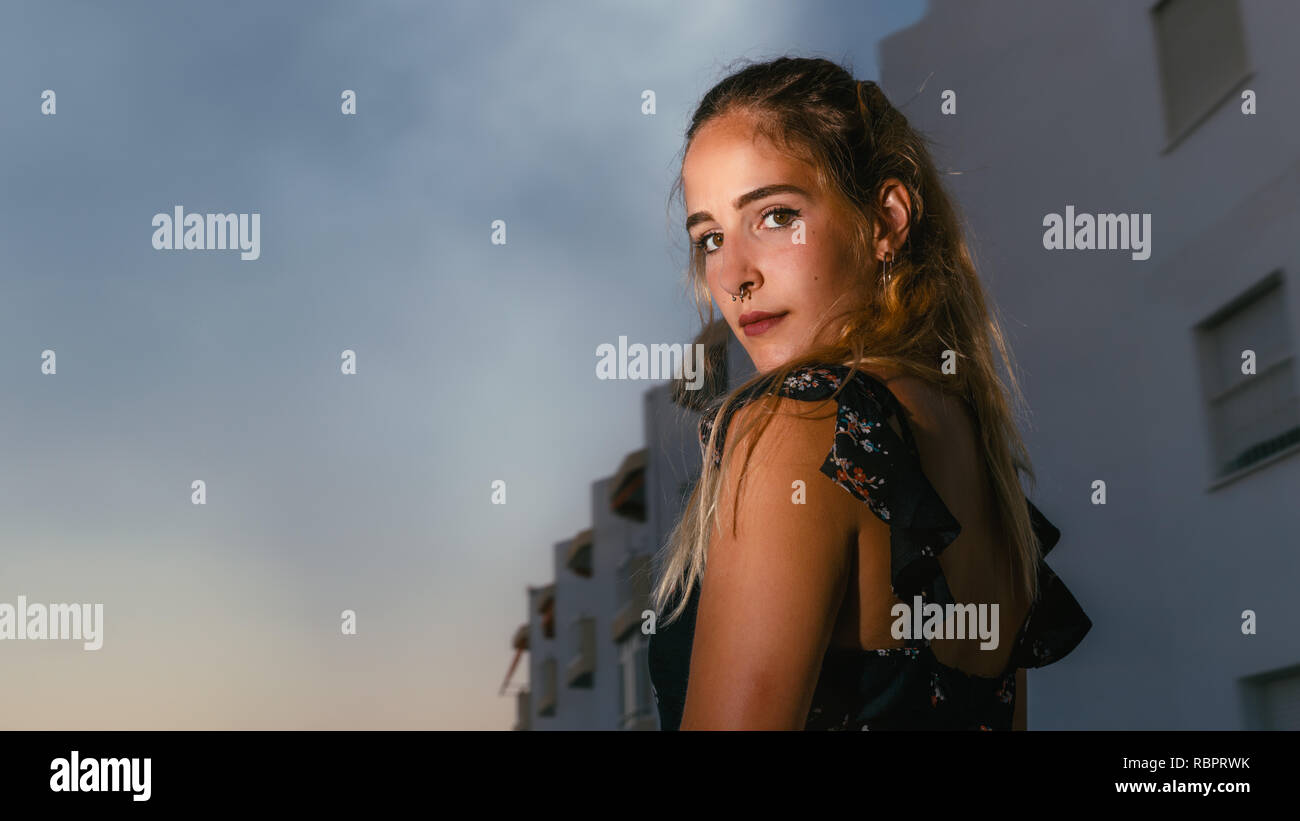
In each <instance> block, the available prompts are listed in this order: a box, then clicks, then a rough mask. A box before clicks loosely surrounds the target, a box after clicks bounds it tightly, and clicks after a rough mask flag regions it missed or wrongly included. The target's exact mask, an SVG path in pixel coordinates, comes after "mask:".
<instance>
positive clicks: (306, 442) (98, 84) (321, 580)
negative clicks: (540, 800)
mask: <svg viewBox="0 0 1300 821" xmlns="http://www.w3.org/2000/svg"><path fill="white" fill-rule="evenodd" d="M924 12H925V5H924V3H923V2H921V0H916V2H888V3H884V2H882V3H863V2H842V3H841V2H837V3H830V2H826V3H789V2H734V3H732V2H701V1H700V0H695V1H694V2H675V3H666V2H654V3H650V2H646V3H635V4H634V3H609V4H607V5H604V6H594V5H593V4H589V3H580V2H566V3H558V2H522V0H520V1H519V2H509V3H482V2H473V3H469V2H466V3H396V2H382V3H380V2H368V3H365V4H360V3H349V2H315V1H314V2H303V3H264V2H229V3H222V4H209V3H197V2H194V3H173V2H123V3H112V4H107V3H97V2H84V3H69V2H8V3H6V4H5V5H4V7H3V9H2V10H0V105H3V107H4V110H5V112H6V116H4V117H3V118H0V144H2V145H3V148H4V152H3V160H0V164H2V165H0V167H2V168H3V178H2V179H3V189H4V196H3V198H0V208H3V214H2V215H0V219H2V220H3V222H2V224H0V253H2V254H3V260H4V262H3V268H2V269H0V377H2V378H3V381H4V390H3V391H0V419H2V420H3V424H0V460H2V461H3V469H0V602H9V603H11V604H13V603H16V601H17V597H18V596H19V595H23V596H26V598H27V600H28V601H29V602H46V603H50V602H101V603H103V605H104V613H105V615H104V618H105V625H104V634H105V635H104V646H103V649H101V650H99V651H97V652H85V651H82V650H81V649H80V646H79V645H78V644H76V643H75V642H4V643H3V644H0V655H2V656H3V658H2V659H0V664H3V666H4V667H5V668H6V669H7V670H21V671H22V672H21V674H20V675H17V676H14V675H6V676H5V677H4V681H3V683H0V729H34V728H51V729H61V728H124V729H135V728H139V729H149V728H164V729H169V728H202V729H224V728H251V729H261V728H449V729H459V728H484V729H508V728H509V727H510V725H511V724H512V723H513V720H514V703H513V701H512V700H511V699H509V698H504V697H501V696H499V695H498V693H497V688H498V686H499V684H500V682H501V679H502V677H503V675H504V673H505V669H506V666H507V665H508V663H509V659H510V644H509V641H510V637H511V634H512V632H513V630H514V629H515V627H516V626H517V625H518V624H519V623H520V622H521V621H523V620H524V618H525V594H524V590H525V586H526V585H528V584H542V583H545V582H547V581H548V580H549V579H550V577H551V562H552V552H551V547H550V546H551V544H552V543H553V542H555V541H557V540H559V539H563V538H566V537H568V536H569V535H571V534H573V533H574V532H576V531H578V530H580V529H581V528H582V527H584V526H587V525H588V523H589V522H590V510H589V509H588V508H589V504H590V489H589V488H590V483H591V482H592V481H593V480H595V479H597V478H599V477H601V476H604V475H607V474H609V473H611V472H612V471H613V470H614V469H615V468H616V467H617V465H618V462H619V461H620V460H621V458H622V457H623V455H624V454H626V453H627V452H628V451H630V450H633V449H636V448H637V447H639V446H641V444H642V443H641V438H642V433H643V428H642V420H641V407H642V406H641V395H642V392H643V391H644V390H645V389H646V387H647V384H646V383H644V382H632V381H600V380H597V379H595V378H594V366H595V361H596V357H595V350H596V348H597V346H598V345H600V344H601V343H603V342H616V341H617V339H618V337H619V336H620V335H626V336H627V337H628V338H629V339H630V340H631V341H643V342H687V341H689V340H690V339H691V338H692V336H693V335H694V333H695V331H696V325H697V319H696V316H695V312H694V308H693V305H692V303H691V302H690V300H689V298H688V296H687V293H686V291H685V288H684V284H683V278H682V270H683V268H684V265H685V261H686V256H685V241H684V232H683V231H682V229H681V228H680V225H681V221H680V212H679V208H676V207H673V208H670V206H669V202H668V195H669V186H670V185H671V183H672V181H673V178H674V175H675V174H676V171H677V168H678V166H677V164H678V163H679V161H680V150H681V148H682V132H683V129H684V127H685V124H686V121H687V119H688V117H689V114H690V111H691V109H692V106H693V105H694V104H695V103H696V102H697V101H698V99H699V97H700V96H701V95H702V94H703V93H704V92H705V91H707V89H708V88H709V86H710V85H711V84H712V83H714V82H716V81H717V80H719V79H721V77H722V76H723V75H724V69H725V67H726V66H727V64H729V63H731V62H732V61H734V60H737V59H739V58H751V59H764V58H769V57H774V56H778V55H780V54H784V53H790V54H797V55H801V56H824V57H829V58H831V59H836V60H840V61H843V62H846V63H848V64H850V65H851V66H852V67H853V68H854V69H855V71H856V73H857V75H858V76H859V77H860V78H862V79H875V78H876V77H877V73H876V42H877V40H878V39H879V38H881V37H883V36H885V35H887V34H889V33H891V32H893V31H895V30H897V29H899V28H902V27H906V26H908V25H910V24H911V23H913V22H915V21H916V20H917V19H918V18H919V17H920V16H922V15H923V14H924ZM46 89H50V90H53V91H54V92H55V94H56V95H57V96H56V104H57V109H56V112H57V113H56V114H55V115H53V116H43V115H42V114H41V95H42V92H43V91H45V90H46ZM343 89H352V90H355V92H356V94H357V99H358V103H357V112H358V113H357V115H356V116H353V117H349V116H343V115H342V114H341V113H340V93H341V92H342V90H343ZM644 89H652V90H654V91H655V93H656V96H657V113H656V114H655V115H653V116H645V115H643V114H642V113H641V92H642V91H643V90H644ZM177 205H180V206H183V207H184V209H185V211H186V212H187V213H189V212H196V213H216V212H221V213H253V212H256V213H259V214H260V215H261V237H260V240H261V257H260V259H258V260H256V261H242V260H241V259H240V256H239V253H238V252H237V251H213V252H205V251H193V250H192V251H160V250H155V249H154V248H153V247H152V244H151V239H152V236H153V228H152V218H153V215H154V214H157V213H168V214H170V213H171V212H172V210H173V208H174V207H175V206H177ZM498 219H500V220H505V221H506V224H507V244H506V245H504V246H500V245H493V244H492V242H491V225H492V222H493V221H494V220H498ZM47 349H48V350H52V351H54V352H55V356H56V357H57V359H56V364H57V373H56V374H55V375H46V374H42V372H41V363H42V351H45V350H47ZM346 349H350V350H353V351H355V352H356V356H357V374H356V375H355V376H344V375H342V374H341V373H340V354H341V352H342V351H344V350H346ZM494 479H504V480H506V481H507V483H508V503H507V504H506V505H505V506H493V505H491V504H490V498H489V497H490V484H491V482H492V480H494ZM195 480H202V481H203V482H204V483H205V485H206V493H207V503H206V505H202V506H196V505H194V504H192V503H191V493H192V490H191V483H192V482H193V481H195ZM344 609H353V610H355V611H356V612H357V614H358V620H357V627H358V635H357V636H355V637H345V636H342V635H341V631H340V628H339V614H340V612H341V611H342V610H344ZM517 678H518V675H517Z"/></svg>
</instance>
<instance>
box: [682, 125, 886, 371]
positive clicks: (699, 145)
mask: <svg viewBox="0 0 1300 821" xmlns="http://www.w3.org/2000/svg"><path fill="white" fill-rule="evenodd" d="M682 182H683V190H684V194H685V196H686V213H687V214H688V215H689V216H688V217H687V225H686V230H687V232H688V233H689V234H690V238H691V241H692V242H693V243H695V244H697V245H699V246H700V253H704V254H705V257H704V270H705V275H706V279H707V281H708V286H709V293H710V294H711V295H712V297H713V300H714V302H716V303H717V305H718V308H719V309H720V311H721V313H722V315H723V316H724V317H726V320H727V324H728V325H730V326H731V330H732V332H733V333H735V334H736V338H737V339H739V340H740V344H741V345H743V346H744V348H745V351H746V352H747V353H748V354H749V358H750V359H752V360H753V362H754V367H755V368H756V369H757V370H758V371H759V372H760V373H765V372H767V371H769V370H771V369H773V368H775V367H777V366H778V365H780V364H782V363H783V362H786V361H788V360H789V359H791V358H793V357H795V356H797V355H799V354H800V353H802V352H804V351H805V350H807V349H809V348H810V347H811V346H812V345H813V343H814V342H826V341H828V340H827V339H826V336H828V335H829V333H830V331H828V330H826V329H823V330H822V331H821V334H820V335H818V326H819V325H820V324H822V323H824V322H825V321H826V320H827V319H830V318H832V317H835V316H839V315H842V314H844V313H847V312H848V311H849V310H851V309H853V308H855V307H859V305H860V303H859V305H855V304H854V303H855V301H857V300H860V299H861V295H862V291H863V289H864V286H865V284H866V282H865V280H864V277H863V274H862V273H861V272H859V271H855V270H854V269H853V263H852V262H851V255H850V245H849V241H848V236H849V232H848V230H846V229H847V228H848V223H847V220H846V219H845V217H844V216H842V212H841V211H840V209H838V208H836V207H835V204H834V201H833V200H832V197H831V195H830V193H829V192H827V191H824V190H822V189H821V188H820V187H819V186H818V185H817V181H816V178H815V176H814V174H813V171H812V168H811V167H810V166H809V165H807V164H806V163H804V162H802V161H800V160H797V159H795V158H793V157H790V156H788V155H786V154H784V153H782V152H780V151H778V150H777V148H776V147H775V146H774V145H772V144H771V143H770V142H769V141H767V140H765V139H763V138H762V137H760V136H758V135H757V134H756V132H755V131H754V129H753V128H752V126H751V125H750V124H749V121H748V119H747V118H746V117H744V116H743V115H737V114H727V115H723V116H722V117H719V118H717V119H714V120H711V121H709V122H708V123H707V124H706V125H704V126H703V127H701V128H700V130H699V131H697V132H696V135H695V138H694V139H693V140H692V141H691V144H690V147H689V148H688V149H687V151H686V157H685V159H684V161H683V163H682ZM742 285H743V286H745V291H744V295H745V298H744V299H743V300H741V299H737V300H736V301H732V296H733V295H735V296H737V297H739V296H740V295H741V286H742ZM764 316H771V317H772V318H771V319H767V320H762V319H761V318H762V317H764ZM832 330H833V329H832Z"/></svg>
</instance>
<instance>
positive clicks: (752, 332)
mask: <svg viewBox="0 0 1300 821" xmlns="http://www.w3.org/2000/svg"><path fill="white" fill-rule="evenodd" d="M783 319H785V314H777V315H776V316H769V317H766V318H765V319H760V320H758V321H757V322H751V323H749V324H748V325H743V326H741V327H742V328H743V330H744V331H745V336H758V335H759V334H761V333H765V332H767V331H769V330H771V329H772V328H773V327H774V326H775V325H776V324H777V323H778V322H780V321H781V320H783Z"/></svg>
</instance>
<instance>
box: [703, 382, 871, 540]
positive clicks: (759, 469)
mask: <svg viewBox="0 0 1300 821" xmlns="http://www.w3.org/2000/svg"><path fill="white" fill-rule="evenodd" d="M837 409H838V404H837V402H836V401H835V400H834V399H825V400H815V401H809V400H803V399H794V398H791V397H787V396H777V397H772V398H766V399H760V400H755V401H753V402H749V403H747V404H746V405H744V406H743V407H741V408H740V409H739V410H737V411H736V413H735V415H734V417H733V418H732V422H731V424H730V425H729V427H728V432H727V437H726V442H725V444H724V447H723V465H724V467H725V471H724V475H723V478H722V485H721V487H722V490H723V493H722V494H720V495H719V499H718V505H719V509H720V510H726V511H727V512H730V511H731V509H733V508H738V509H743V508H744V507H745V506H746V504H745V502H746V501H749V502H751V503H752V504H755V505H757V504H763V503H772V502H775V501H777V500H779V499H782V498H784V500H785V504H783V505H781V506H780V507H779V508H778V509H786V507H787V506H788V504H789V501H790V498H791V496H792V495H796V494H800V492H801V491H803V493H805V494H806V499H801V501H800V503H799V506H798V511H797V512H804V511H806V512H808V513H816V514H817V515H820V516H824V517H826V518H827V521H826V522H825V524H826V525H827V526H832V525H833V524H835V523H837V522H838V523H842V524H844V525H846V526H849V525H851V523H852V522H854V521H855V520H856V518H857V509H856V502H855V500H854V499H853V497H852V496H850V495H849V494H847V493H843V492H838V493H831V492H826V490H825V488H823V486H822V484H821V481H820V480H819V479H818V477H819V476H822V473H821V468H822V465H823V464H824V463H825V461H826V457H827V456H828V455H829V454H830V452H831V448H832V446H833V444H834V441H835V431H836V417H837V413H836V411H837ZM742 477H743V479H742ZM798 482H802V484H796V483H798ZM741 494H743V497H742V496H741ZM732 496H736V497H740V498H738V500H737V502H736V503H735V504H734V505H733V504H732V503H730V502H731V500H730V499H729V498H727V497H732ZM738 512H739V511H738Z"/></svg>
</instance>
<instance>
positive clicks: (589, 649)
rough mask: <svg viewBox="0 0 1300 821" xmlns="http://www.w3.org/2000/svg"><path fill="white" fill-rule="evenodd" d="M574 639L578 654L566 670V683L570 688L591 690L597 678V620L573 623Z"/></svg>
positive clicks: (582, 620) (589, 618)
mask: <svg viewBox="0 0 1300 821" xmlns="http://www.w3.org/2000/svg"><path fill="white" fill-rule="evenodd" d="M573 633H574V635H573V638H574V641H575V643H576V644H577V646H578V654H577V655H575V656H574V657H573V660H572V661H570V662H569V666H568V668H566V670H565V676H564V678H565V681H566V682H567V683H568V685H569V686H570V687H583V688H590V687H592V686H593V684H594V683H595V678H596V620H595V619H593V618H591V617H590V616H587V617H584V618H581V619H578V620H577V621H576V622H574V623H573Z"/></svg>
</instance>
